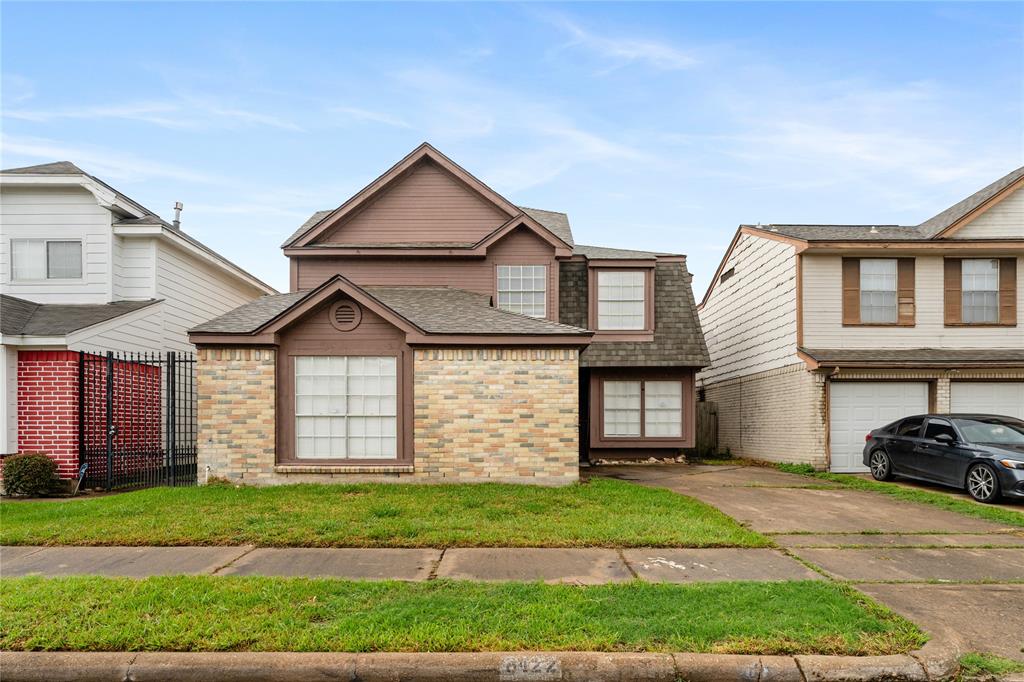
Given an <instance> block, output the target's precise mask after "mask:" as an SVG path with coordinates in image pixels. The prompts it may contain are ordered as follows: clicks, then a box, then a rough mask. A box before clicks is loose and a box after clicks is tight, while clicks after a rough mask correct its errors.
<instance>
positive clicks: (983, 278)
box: [961, 258, 999, 324]
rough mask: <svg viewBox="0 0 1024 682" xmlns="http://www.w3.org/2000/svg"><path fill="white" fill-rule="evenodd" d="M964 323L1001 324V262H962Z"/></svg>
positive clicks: (973, 259)
mask: <svg viewBox="0 0 1024 682" xmlns="http://www.w3.org/2000/svg"><path fill="white" fill-rule="evenodd" d="M961 263H962V270H961V279H962V287H961V288H962V293H961V295H962V296H963V321H964V322H975V323H979V322H989V323H993V324H994V323H996V322H999V261H998V260H996V259H994V258H968V259H964V260H963V261H961Z"/></svg>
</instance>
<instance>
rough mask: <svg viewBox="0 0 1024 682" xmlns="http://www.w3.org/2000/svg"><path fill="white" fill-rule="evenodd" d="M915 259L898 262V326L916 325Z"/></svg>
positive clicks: (899, 260)
mask: <svg viewBox="0 0 1024 682" xmlns="http://www.w3.org/2000/svg"><path fill="white" fill-rule="evenodd" d="M914 262H915V261H914V259H913V258H900V259H898V260H897V261H896V300H897V304H896V305H897V310H898V311H899V312H898V320H897V321H898V324H901V325H904V326H908V327H912V326H913V325H914V307H915V306H914Z"/></svg>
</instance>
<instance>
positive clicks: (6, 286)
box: [0, 161, 276, 454]
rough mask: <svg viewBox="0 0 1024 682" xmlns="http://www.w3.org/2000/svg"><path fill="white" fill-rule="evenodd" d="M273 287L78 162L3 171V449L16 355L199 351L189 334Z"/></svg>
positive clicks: (9, 438) (0, 448)
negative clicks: (31, 352)
mask: <svg viewBox="0 0 1024 682" xmlns="http://www.w3.org/2000/svg"><path fill="white" fill-rule="evenodd" d="M271 293H276V292H275V290H274V289H273V288H271V287H270V286H268V285H267V284H265V283H263V282H261V281H260V280H258V279H257V278H255V277H253V276H252V275H251V274H249V273H248V272H246V271H245V270H243V269H241V268H239V267H238V266H237V265H235V264H233V263H231V262H230V261H228V260H227V259H226V258H224V257H223V256H220V255H219V254H217V253H215V252H214V251H212V250H211V249H209V248H207V247H206V246H204V245H202V244H201V243H199V242H198V241H196V240H195V239H194V238H192V237H190V236H189V235H188V234H186V233H185V232H183V231H182V230H181V229H180V228H179V226H178V225H177V224H170V223H167V222H165V221H163V220H161V219H160V217H159V216H157V215H156V214H154V213H153V212H151V211H149V210H148V209H146V208H145V207H143V206H141V205H139V204H137V203H136V202H134V201H132V200H131V199H129V198H128V197H126V196H124V195H122V194H121V193H119V192H118V191H117V190H115V189H113V188H112V187H110V186H109V185H107V184H106V183H104V182H102V181H101V180H99V179H97V178H95V177H93V176H91V175H89V174H88V173H86V172H84V171H83V170H81V169H80V168H78V167H77V166H75V165H74V164H72V163H69V162H66V161H63V162H58V163H49V164H44V165H40V166H31V167H27V168H15V169H11V170H4V171H0V294H2V297H0V298H2V307H0V322H2V350H0V384H2V386H3V400H0V425H2V427H3V432H4V437H3V440H2V442H0V454H9V453H11V452H15V451H16V450H17V447H18V436H17V434H18V415H17V411H18V399H17V376H18V374H17V372H18V352H19V350H97V351H102V350H129V351H163V350H177V351H188V350H192V349H193V347H192V345H191V344H190V343H189V342H188V335H187V333H186V331H187V330H188V329H189V328H190V327H194V326H196V325H198V324H199V323H201V322H205V321H206V320H209V319H212V318H214V317H217V316H218V315H221V314H223V313H225V312H227V311H228V310H232V309H234V308H236V307H238V306H239V305H241V304H243V303H246V302H247V301H251V300H253V299H255V298H258V297H260V296H262V295H264V294H271Z"/></svg>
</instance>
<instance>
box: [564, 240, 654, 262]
mask: <svg viewBox="0 0 1024 682" xmlns="http://www.w3.org/2000/svg"><path fill="white" fill-rule="evenodd" d="M572 253H573V255H575V256H583V257H584V258H587V259H588V260H601V259H607V260H653V259H656V258H657V257H658V256H669V255H671V254H668V253H661V252H659V251H636V250H634V249H613V248H609V247H607V246H587V245H585V244H577V245H576V246H575V248H573V250H572Z"/></svg>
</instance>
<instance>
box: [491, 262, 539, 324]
mask: <svg viewBox="0 0 1024 682" xmlns="http://www.w3.org/2000/svg"><path fill="white" fill-rule="evenodd" d="M547 285H548V267H547V266H546V265H499V266H498V307H499V308H501V309H502V310H509V311H511V312H513V313H521V314H523V315H529V316H530V317H544V316H546V315H547V290H548V286H547Z"/></svg>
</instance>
